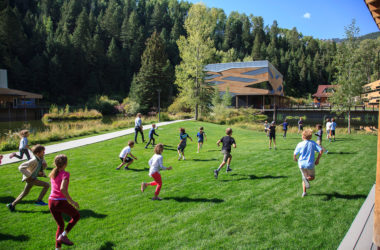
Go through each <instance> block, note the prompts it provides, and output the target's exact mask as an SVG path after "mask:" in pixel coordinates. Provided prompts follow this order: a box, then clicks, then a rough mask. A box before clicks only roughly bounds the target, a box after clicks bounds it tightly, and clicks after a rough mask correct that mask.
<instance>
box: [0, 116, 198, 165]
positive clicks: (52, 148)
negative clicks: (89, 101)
mask: <svg viewBox="0 0 380 250" xmlns="http://www.w3.org/2000/svg"><path fill="white" fill-rule="evenodd" d="M189 120H191V119H189ZM189 120H176V121H169V122H160V123H156V125H157V127H161V126H165V125H168V124H173V123H177V122H183V121H189ZM151 127H152V125H151V124H148V125H144V126H143V129H144V130H146V129H150V128H151ZM134 132H135V128H129V129H125V130H121V131H116V132H112V133H107V134H103V135H97V136H91V137H87V138H83V139H78V140H73V141H68V142H62V143H58V144H53V145H48V146H45V154H53V153H56V152H59V151H63V150H67V149H72V148H77V147H82V146H85V145H89V144H93V143H97V142H102V141H106V140H111V139H114V138H117V137H120V136H125V135H129V134H133V133H134ZM140 136H141V135H139V139H140V140H141V137H140ZM145 138H146V139H148V135H145ZM9 155H10V154H4V158H3V160H2V162H1V165H5V164H10V163H15V162H19V161H22V160H19V159H18V158H16V157H13V158H12V159H9ZM30 155H31V156H33V154H32V153H31V152H30ZM23 160H26V156H25V155H24V159H23Z"/></svg>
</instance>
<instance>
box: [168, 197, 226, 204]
mask: <svg viewBox="0 0 380 250" xmlns="http://www.w3.org/2000/svg"><path fill="white" fill-rule="evenodd" d="M163 199H164V200H175V201H177V202H211V203H221V202H224V200H222V199H217V198H213V199H207V198H189V197H166V198H163Z"/></svg>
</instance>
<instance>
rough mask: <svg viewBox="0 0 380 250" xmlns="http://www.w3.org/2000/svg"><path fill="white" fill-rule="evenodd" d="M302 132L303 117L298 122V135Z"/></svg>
mask: <svg viewBox="0 0 380 250" xmlns="http://www.w3.org/2000/svg"><path fill="white" fill-rule="evenodd" d="M301 131H303V121H302V117H300V120H299V121H298V133H297V134H299V133H300V132H301Z"/></svg>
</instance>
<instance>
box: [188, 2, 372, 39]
mask: <svg viewBox="0 0 380 250" xmlns="http://www.w3.org/2000/svg"><path fill="white" fill-rule="evenodd" d="M189 1H190V2H192V3H198V2H200V1H199V0H189ZM202 2H203V3H205V4H206V5H207V7H216V8H222V9H223V10H224V12H225V13H226V15H229V14H230V12H231V11H238V12H239V13H245V14H247V15H249V14H253V15H254V16H262V17H263V18H264V23H265V25H271V24H272V23H273V20H277V22H278V26H279V27H281V28H287V29H291V28H293V27H296V28H297V30H298V31H299V32H301V33H302V34H303V35H304V36H313V37H314V38H319V39H328V38H344V37H345V33H344V27H345V26H348V25H349V24H351V21H352V19H353V18H355V19H356V25H357V26H358V27H359V28H360V35H365V34H368V33H371V32H376V31H379V30H378V28H377V26H376V24H375V22H374V20H373V19H372V16H371V14H370V12H369V10H368V8H367V6H366V5H365V3H364V1H363V0H202Z"/></svg>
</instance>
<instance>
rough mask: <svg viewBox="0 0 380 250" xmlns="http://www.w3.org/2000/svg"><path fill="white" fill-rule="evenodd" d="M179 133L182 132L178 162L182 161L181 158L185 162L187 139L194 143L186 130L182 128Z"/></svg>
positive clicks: (178, 148)
mask: <svg viewBox="0 0 380 250" xmlns="http://www.w3.org/2000/svg"><path fill="white" fill-rule="evenodd" d="M179 131H180V134H179V139H180V141H179V144H178V147H177V151H178V160H181V157H182V160H185V148H186V141H187V138H189V139H190V140H191V141H193V139H191V137H190V136H189V135H188V134H186V132H185V129H184V128H180V129H179Z"/></svg>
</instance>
